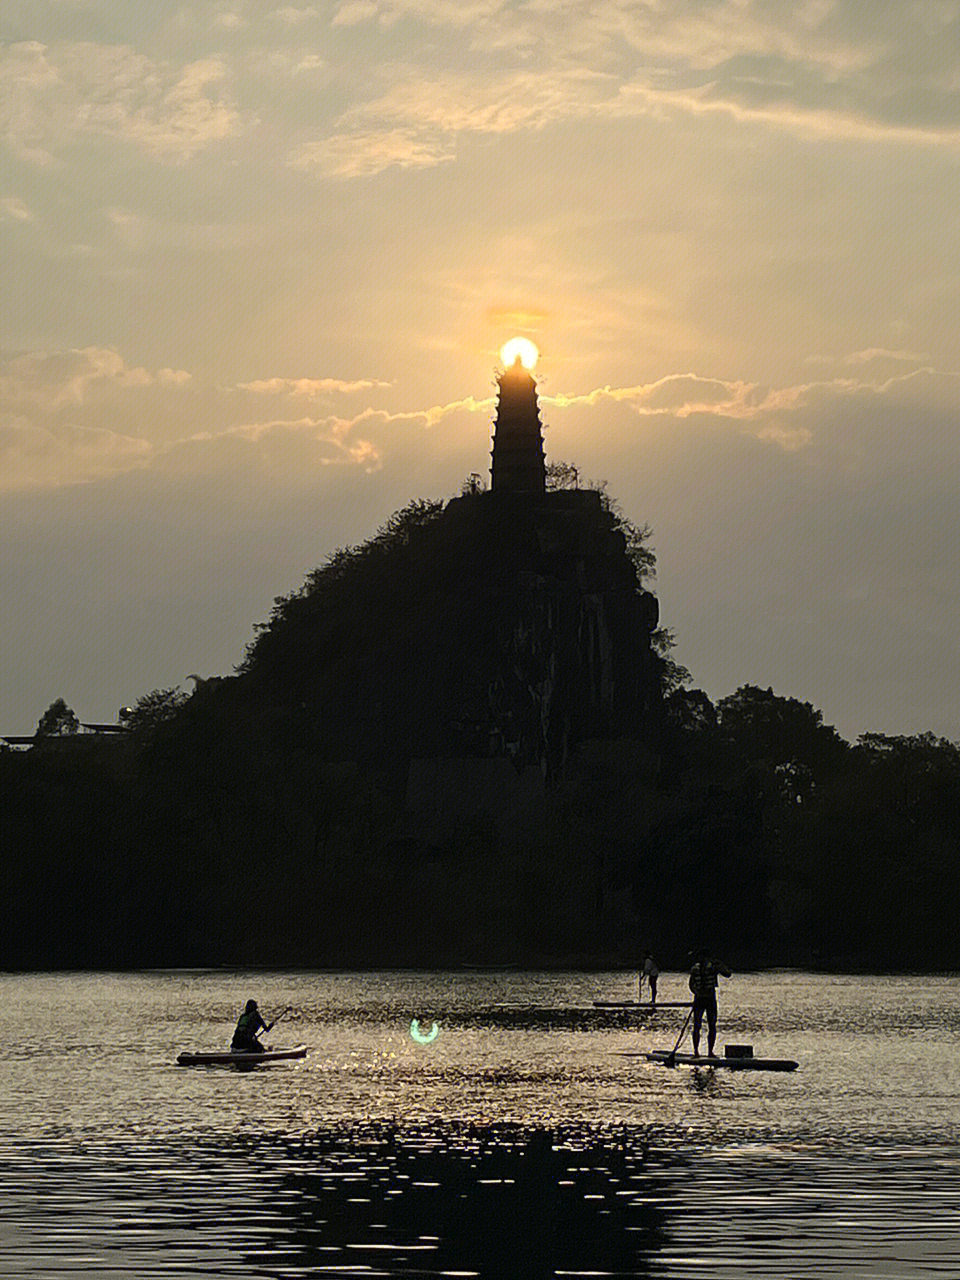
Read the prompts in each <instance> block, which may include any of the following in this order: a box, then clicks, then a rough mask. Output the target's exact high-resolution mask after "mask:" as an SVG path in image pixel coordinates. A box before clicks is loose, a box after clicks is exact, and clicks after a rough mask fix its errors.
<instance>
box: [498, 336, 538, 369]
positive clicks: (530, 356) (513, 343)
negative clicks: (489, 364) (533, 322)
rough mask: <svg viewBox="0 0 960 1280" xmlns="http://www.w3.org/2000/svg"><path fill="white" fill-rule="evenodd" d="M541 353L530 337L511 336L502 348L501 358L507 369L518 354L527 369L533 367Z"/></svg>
mask: <svg viewBox="0 0 960 1280" xmlns="http://www.w3.org/2000/svg"><path fill="white" fill-rule="evenodd" d="M539 355H540V352H539V351H538V350H537V348H536V346H535V345H534V344H533V343H532V342H531V341H530V339H529V338H511V339H510V341H509V342H505V343H504V344H503V346H502V347H501V348H500V359H501V360H502V361H503V364H504V367H505V368H507V369H509V368H510V366H511V365H512V364H513V363H514V361H515V360H516V358H517V356H519V357H520V363H521V364H522V365H523V367H524V368H525V369H532V368H533V366H534V365H535V364H536V363H537V358H538V356H539Z"/></svg>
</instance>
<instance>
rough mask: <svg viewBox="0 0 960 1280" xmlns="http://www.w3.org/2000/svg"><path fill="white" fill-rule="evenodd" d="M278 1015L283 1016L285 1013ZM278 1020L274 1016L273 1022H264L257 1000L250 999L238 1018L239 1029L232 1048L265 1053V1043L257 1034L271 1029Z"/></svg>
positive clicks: (235, 1033)
mask: <svg viewBox="0 0 960 1280" xmlns="http://www.w3.org/2000/svg"><path fill="white" fill-rule="evenodd" d="M284 1012H286V1010H284ZM278 1017H283V1014H280V1015H278ZM277 1021H278V1018H274V1020H273V1022H264V1020H263V1018H262V1017H261V1016H260V1010H259V1009H258V1008H257V1002H256V1000H248V1001H247V1003H246V1004H245V1005H244V1006H243V1013H241V1015H240V1017H239V1018H238V1019H237V1029H236V1031H234V1033H233V1040H232V1041H231V1042H230V1048H231V1050H232V1051H233V1052H234V1053H263V1051H264V1050H263V1045H262V1044H261V1043H260V1041H259V1040H258V1039H257V1036H258V1035H259V1033H260V1032H261V1031H269V1030H270V1028H271V1027H272V1026H273V1025H274V1023H275V1022H277Z"/></svg>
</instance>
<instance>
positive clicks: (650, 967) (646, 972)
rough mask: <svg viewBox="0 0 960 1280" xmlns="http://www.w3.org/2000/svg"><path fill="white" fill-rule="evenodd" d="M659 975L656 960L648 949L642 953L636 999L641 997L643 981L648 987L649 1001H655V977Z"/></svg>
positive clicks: (652, 1002) (654, 1002) (653, 1002)
mask: <svg viewBox="0 0 960 1280" xmlns="http://www.w3.org/2000/svg"><path fill="white" fill-rule="evenodd" d="M659 977H660V970H659V969H658V968H657V962H656V960H654V958H653V955H652V954H651V952H649V951H645V952H644V953H643V965H642V966H641V969H640V991H639V995H638V999H640V1000H642V999H643V984H644V981H646V982H647V984H648V985H649V987H650V1003H651V1004H656V1003H657V979H658V978H659Z"/></svg>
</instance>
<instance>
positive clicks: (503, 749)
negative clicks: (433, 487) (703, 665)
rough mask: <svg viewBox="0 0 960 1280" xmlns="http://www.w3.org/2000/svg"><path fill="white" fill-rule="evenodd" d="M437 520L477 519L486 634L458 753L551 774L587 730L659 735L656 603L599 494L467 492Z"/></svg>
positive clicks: (465, 687)
mask: <svg viewBox="0 0 960 1280" xmlns="http://www.w3.org/2000/svg"><path fill="white" fill-rule="evenodd" d="M441 524H442V525H446V526H447V527H448V528H450V530H451V532H452V533H453V534H454V536H456V533H455V531H456V530H457V526H458V525H460V524H463V525H470V526H472V532H473V536H474V537H476V538H478V539H479V542H480V544H481V545H482V546H483V548H484V551H483V552H482V554H481V556H480V557H478V558H477V560H475V561H474V564H473V569H474V574H475V576H474V578H473V582H472V589H473V592H475V593H476V598H477V601H478V604H479V609H478V613H479V618H480V622H481V626H482V627H483V629H484V631H485V634H486V636H487V643H486V644H485V645H484V647H483V649H482V650H481V651H480V652H478V653H477V655H476V659H475V661H474V663H473V664H472V665H471V667H470V668H468V669H466V670H464V671H463V673H462V677H461V682H460V690H461V692H460V696H459V697H458V698H457V701H458V702H459V703H460V704H461V706H462V708H463V714H462V716H461V717H460V726H459V734H458V735H457V736H458V737H459V743H457V747H458V748H459V749H458V750H457V754H460V753H462V752H465V751H469V752H470V753H477V754H483V755H490V756H498V755H503V756H507V757H508V758H509V759H511V760H513V761H514V763H515V764H517V765H518V766H527V765H533V766H535V767H536V768H537V769H538V770H540V772H541V773H542V774H543V775H544V776H549V775H550V774H553V773H555V772H556V771H557V770H559V769H561V768H562V766H563V763H564V761H565V759H566V757H567V755H568V753H569V751H570V749H571V747H572V746H573V745H575V744H576V743H577V742H580V741H583V740H584V739H587V738H609V737H624V736H627V737H631V736H636V737H642V738H644V739H646V740H652V739H655V737H656V734H657V729H658V724H659V708H660V695H659V661H658V659H657V657H656V655H655V654H654V652H653V650H652V648H651V643H650V634H651V632H652V630H653V628H654V627H655V626H656V623H657V602H656V598H655V597H654V596H653V595H651V594H650V593H649V592H646V591H642V590H641V589H640V587H639V584H638V581H637V575H636V571H635V569H634V566H633V564H632V562H631V560H630V559H629V557H628V555H627V553H626V547H625V542H624V538H623V535H622V534H621V533H620V532H619V530H618V529H617V528H616V522H615V520H614V518H613V517H612V516H611V515H610V514H609V513H608V512H606V511H604V509H603V507H602V505H601V500H600V494H599V493H597V492H595V491H593V490H580V491H577V490H572V491H569V490H568V491H560V492H553V493H540V494H525V493H503V492H496V491H494V492H491V493H487V494H479V495H472V496H468V497H464V498H459V499H456V500H454V501H453V502H451V503H450V504H449V505H448V506H447V508H446V510H445V511H444V513H443V518H442V521H441ZM465 585H466V584H465ZM453 745H454V744H453V742H451V746H453Z"/></svg>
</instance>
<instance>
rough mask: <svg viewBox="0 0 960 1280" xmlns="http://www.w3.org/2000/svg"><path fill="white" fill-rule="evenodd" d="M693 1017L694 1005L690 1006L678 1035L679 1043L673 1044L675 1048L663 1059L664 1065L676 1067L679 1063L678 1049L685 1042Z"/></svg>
mask: <svg viewBox="0 0 960 1280" xmlns="http://www.w3.org/2000/svg"><path fill="white" fill-rule="evenodd" d="M692 1017H693V1005H691V1006H690V1012H689V1013H688V1014H687V1016H686V1018H685V1019H684V1023H683V1026H682V1027H681V1028H680V1034H679V1035H678V1036H677V1043H676V1044H675V1045H674V1046H673V1048H672V1049H671V1050H670V1052H669V1053H668V1054H667V1056H666V1057H665V1058H664V1060H663V1065H664V1066H665V1067H675V1066H676V1065H677V1050H678V1049H679V1048H680V1045H681V1043H682V1042H683V1037H684V1036H685V1035H686V1034H687V1024H688V1023H689V1021H690V1019H691V1018H692Z"/></svg>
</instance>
